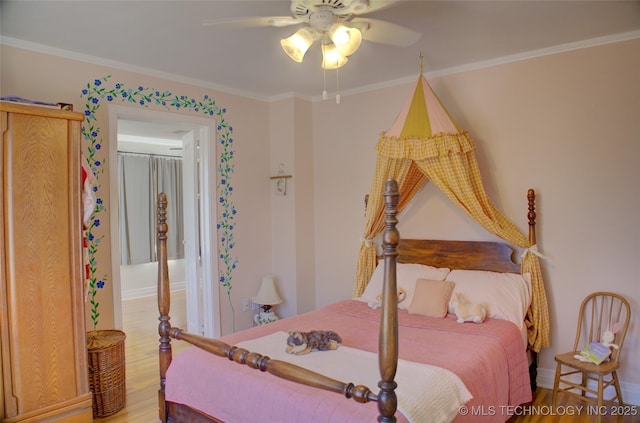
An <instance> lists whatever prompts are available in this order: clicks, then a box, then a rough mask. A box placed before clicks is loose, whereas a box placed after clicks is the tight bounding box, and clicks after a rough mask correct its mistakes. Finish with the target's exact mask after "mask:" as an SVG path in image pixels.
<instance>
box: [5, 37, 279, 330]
mask: <svg viewBox="0 0 640 423" xmlns="http://www.w3.org/2000/svg"><path fill="white" fill-rule="evenodd" d="M0 53H1V56H2V68H1V72H2V74H1V75H2V78H1V86H0V91H1V93H2V95H3V96H4V95H17V96H21V97H24V98H28V99H38V100H43V101H60V102H67V103H72V104H74V109H75V110H78V111H84V103H82V99H81V98H80V96H81V90H82V89H83V88H84V87H85V86H86V84H87V83H92V82H93V81H94V79H96V78H102V77H104V76H106V75H112V76H111V79H110V80H111V81H113V83H114V84H115V82H121V83H123V84H125V85H126V86H128V87H137V86H139V85H141V86H143V87H152V88H155V89H158V90H161V91H163V90H171V91H172V92H173V93H175V94H178V95H186V96H188V97H190V98H196V99H202V98H203V96H204V95H209V96H210V97H211V98H213V99H215V100H216V103H217V104H218V106H220V107H224V108H226V109H227V113H226V114H225V119H226V120H227V121H228V122H229V123H230V124H231V126H232V127H233V133H232V135H233V138H234V150H235V159H234V164H235V172H234V174H233V176H232V182H231V183H232V186H233V188H234V194H233V198H232V201H233V203H234V205H235V206H236V208H237V210H238V215H237V217H236V229H235V231H234V235H235V241H236V247H235V249H234V254H235V255H236V256H237V257H238V258H239V264H238V267H237V269H236V271H235V272H234V280H233V286H234V287H233V292H232V301H233V305H234V309H235V326H236V328H246V327H250V326H251V324H252V317H253V316H252V313H251V312H246V313H243V312H242V299H243V298H251V297H253V296H255V294H256V293H257V291H258V286H259V283H260V281H261V280H262V276H263V275H265V274H269V273H271V271H272V268H271V266H272V264H271V257H270V247H269V246H270V245H271V218H270V216H271V211H270V208H269V207H268V204H269V202H270V192H271V191H270V181H269V174H270V168H269V161H268V160H266V159H265V158H267V157H269V138H268V133H269V126H270V120H269V108H270V105H269V104H268V103H265V102H261V101H255V100H250V99H246V98H243V97H238V96H234V95H229V94H226V93H221V92H216V91H213V90H210V89H206V88H202V87H196V86H193V85H188V84H182V83H176V82H172V81H168V80H164V79H160V78H155V77H150V76H148V75H143V74H138V73H134V72H130V71H123V70H120V69H113V68H107V67H104V66H97V65H93V64H88V63H84V62H79V61H73V60H68V59H64V58H59V57H54V56H49V55H46V54H41V53H36V52H32V51H27V50H22V49H17V48H12V47H7V46H2V50H1V51H0ZM103 103H104V102H103ZM118 104H120V103H118ZM129 105H130V104H129ZM131 106H133V107H135V105H131ZM139 107H141V106H139ZM149 108H150V109H154V108H155V107H154V106H150V107H149ZM159 110H164V109H159ZM172 111H173V112H175V109H174V110H172ZM189 113H191V112H189ZM98 121H99V122H100V125H101V137H102V140H103V148H102V149H101V150H100V152H101V154H104V156H103V157H104V158H106V157H108V152H109V148H110V147H111V146H109V143H108V140H109V125H108V106H106V105H105V106H104V107H103V106H101V108H100V111H99V117H98ZM104 158H103V160H104ZM214 165H215V164H214ZM99 182H100V185H101V188H100V191H99V194H98V195H99V197H100V198H102V200H103V201H104V202H105V206H106V209H107V214H106V215H105V216H102V217H101V223H102V224H101V226H100V229H101V232H100V233H101V234H104V235H105V238H104V240H103V242H102V243H101V244H100V247H99V251H100V253H99V256H98V272H97V274H98V275H99V276H101V275H103V274H106V275H107V283H106V285H105V288H104V289H102V290H99V294H98V297H97V299H98V301H99V302H100V309H99V311H100V313H101V317H100V327H101V328H111V327H113V320H114V316H113V302H112V298H113V294H112V284H110V283H109V281H110V280H111V264H110V260H111V258H110V242H109V218H108V216H109V211H110V204H109V174H108V169H107V171H106V172H105V174H103V175H100V178H99ZM214 186H215V184H214ZM221 308H222V312H221V314H222V330H223V333H228V332H230V331H231V330H232V326H233V323H232V319H231V312H230V305H229V302H228V301H227V297H226V294H225V293H224V292H221ZM89 323H90V322H89V321H88V323H87V324H89Z"/></svg>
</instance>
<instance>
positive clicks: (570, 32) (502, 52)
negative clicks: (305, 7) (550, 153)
mask: <svg viewBox="0 0 640 423" xmlns="http://www.w3.org/2000/svg"><path fill="white" fill-rule="evenodd" d="M396 3H397V4H395V5H393V6H391V7H388V8H385V9H382V10H378V11H376V12H373V13H369V14H366V15H362V17H370V18H376V19H382V20H385V21H388V22H393V23H396V24H400V25H403V26H406V27H408V28H411V29H413V30H415V31H419V32H420V33H422V37H421V38H420V40H419V41H418V42H417V43H416V44H414V45H412V46H409V47H392V46H388V45H383V44H378V43H373V42H370V41H364V42H363V44H362V46H361V47H360V49H359V50H358V51H357V52H356V53H355V54H354V55H352V56H351V58H350V60H349V62H348V63H347V64H346V65H345V66H344V67H342V68H340V70H339V80H340V90H341V91H342V92H343V95H344V93H348V92H349V91H352V92H353V91H357V90H364V89H369V88H372V87H378V86H384V85H389V84H393V83H395V82H398V81H404V80H407V81H408V80H409V79H410V80H413V78H415V77H416V75H417V74H418V72H419V64H420V60H419V56H420V54H422V55H423V64H424V71H425V72H426V73H428V74H433V75H435V74H438V73H446V72H453V71H456V70H462V69H467V68H469V67H475V66H482V65H487V64H491V63H499V62H502V61H507V60H514V59H517V58H522V57H530V56H532V55H536V54H541V53H545V52H546V53H548V52H553V51H556V49H557V50H563V49H567V48H575V47H581V46H587V45H593V44H597V43H601V42H608V41H614V40H618V39H628V38H636V37H640V2H639V1H629V0H627V1H580V0H573V1H515V0H514V1H477V0H476V1H398V2H396ZM0 4H1V6H0V7H1V9H0V15H1V21H0V32H1V35H2V39H1V40H2V43H3V44H7V45H13V46H18V47H22V48H29V49H34V50H40V51H45V52H50V53H53V54H57V55H62V56H67V57H71V58H77V59H80V60H87V61H91V62H93V63H99V64H106V65H111V66H115V67H120V68H124V69H129V70H140V71H143V72H145V73H149V74H152V75H159V76H167V77H170V78H172V79H175V80H179V81H184V82H194V83H197V84H198V85H202V86H205V87H210V88H214V89H219V90H222V91H226V92H230V93H235V94H240V95H246V96H249V97H252V98H257V99H264V100H272V99H276V98H279V97H281V96H285V95H290V94H296V95H300V96H303V97H308V98H311V99H316V98H319V96H320V95H321V93H322V90H323V72H322V70H321V68H320V51H319V48H318V47H317V46H313V47H312V48H311V49H310V51H309V52H308V53H307V57H305V60H304V62H303V63H301V64H299V63H295V62H293V61H292V60H291V59H289V58H288V57H287V56H286V55H285V54H284V52H283V51H282V49H281V48H280V43H279V41H280V39H281V38H285V37H288V36H289V35H290V34H292V33H293V32H294V31H295V30H296V29H297V27H295V26H294V27H284V28H275V27H263V28H221V27H210V26H203V25H202V21H203V20H205V19H217V18H235V17H262V16H290V15H291V12H290V2H289V1H270V0H262V1H241V0H236V1H211V0H210V1H187V0H180V1H178V0H175V1H159V0H156V1H152V0H147V1H95V0H87V1H57V0H48V1H25V0H19V1H9V0H2V2H1V3H0ZM334 74H335V71H330V72H328V75H330V76H328V77H327V90H328V91H329V92H330V93H332V92H333V91H334V90H335V76H334Z"/></svg>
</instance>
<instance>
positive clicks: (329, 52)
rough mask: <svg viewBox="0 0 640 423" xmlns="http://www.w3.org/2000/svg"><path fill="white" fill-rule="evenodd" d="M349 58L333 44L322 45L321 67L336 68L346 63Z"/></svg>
mask: <svg viewBox="0 0 640 423" xmlns="http://www.w3.org/2000/svg"><path fill="white" fill-rule="evenodd" d="M348 60H349V59H347V58H346V57H345V56H343V55H342V54H340V52H339V51H338V49H337V48H336V46H335V45H333V44H323V45H322V69H329V70H330V69H338V68H339V67H340V66H343V65H344V64H345V63H347V61H348Z"/></svg>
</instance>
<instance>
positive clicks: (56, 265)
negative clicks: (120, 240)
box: [0, 102, 92, 423]
mask: <svg viewBox="0 0 640 423" xmlns="http://www.w3.org/2000/svg"><path fill="white" fill-rule="evenodd" d="M0 111H1V120H0V125H1V128H2V150H1V152H0V155H1V159H2V160H0V166H1V167H2V171H1V172H0V178H1V181H2V197H1V198H0V201H1V202H2V207H1V208H0V210H2V211H1V212H0V213H2V226H1V227H0V240H1V241H2V242H1V243H0V258H1V260H2V261H1V262H0V273H1V278H2V285H1V286H0V354H1V363H2V366H1V367H0V379H1V381H2V382H1V383H0V397H1V398H2V401H1V403H0V421H2V422H58V421H64V422H71V423H78V422H91V421H92V408H91V401H92V397H91V393H90V392H89V382H88V369H87V345H86V329H85V313H84V286H83V284H84V279H83V271H82V269H83V263H82V213H81V211H82V209H81V170H80V124H81V122H82V120H83V119H84V116H83V115H82V114H81V113H77V112H69V111H63V110H59V109H55V108H49V107H43V106H31V105H25V104H19V103H11V102H0Z"/></svg>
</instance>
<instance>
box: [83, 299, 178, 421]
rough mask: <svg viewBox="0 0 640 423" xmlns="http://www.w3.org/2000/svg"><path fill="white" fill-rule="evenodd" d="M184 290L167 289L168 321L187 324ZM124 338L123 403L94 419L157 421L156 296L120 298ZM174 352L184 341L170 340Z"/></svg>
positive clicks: (158, 384)
mask: <svg viewBox="0 0 640 423" xmlns="http://www.w3.org/2000/svg"><path fill="white" fill-rule="evenodd" d="M185 304H186V300H185V291H176V292H172V293H171V324H172V325H173V326H178V327H182V328H186V327H187V312H186V306H185ZM122 314H123V325H124V328H123V329H124V332H125V333H126V334H127V339H126V340H125V356H126V375H127V403H126V406H125V408H124V409H122V410H120V411H119V412H117V413H116V414H114V415H112V416H109V417H105V418H101V419H95V420H94V422H100V423H102V422H104V423H107V422H108V423H150V422H157V421H158V388H159V386H160V382H159V376H158V338H159V336H158V317H157V316H158V303H157V300H156V297H145V298H139V299H134V300H126V301H123V302H122ZM172 345H173V352H174V354H175V353H177V352H178V351H181V350H182V349H183V348H185V347H186V346H187V345H186V344H185V343H183V342H174V343H172Z"/></svg>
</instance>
